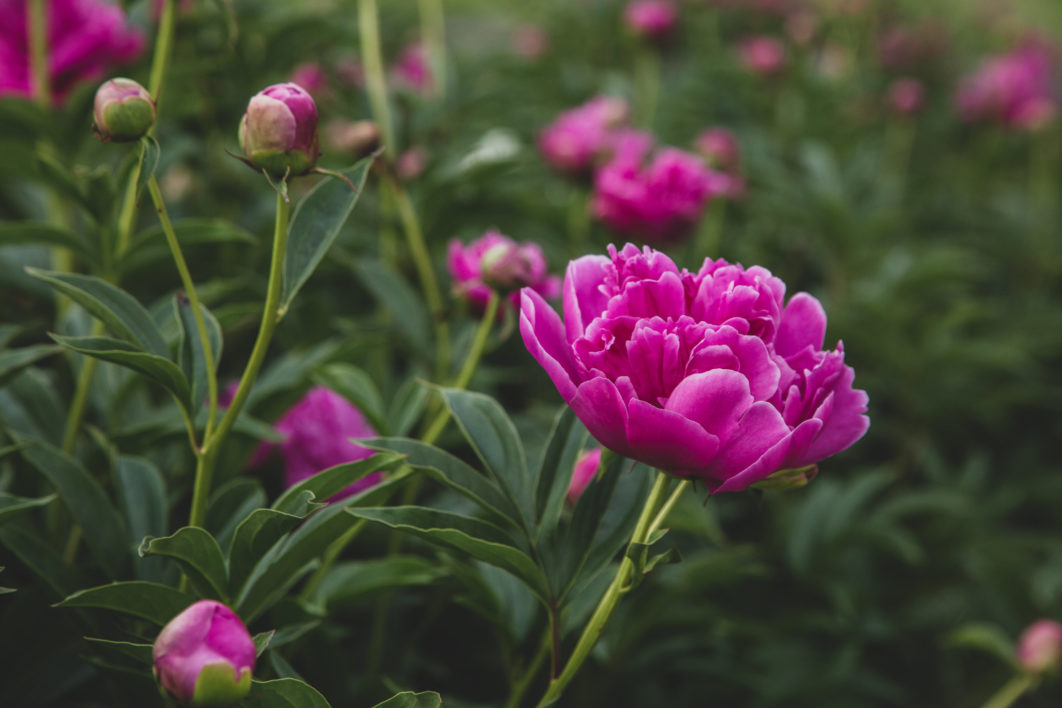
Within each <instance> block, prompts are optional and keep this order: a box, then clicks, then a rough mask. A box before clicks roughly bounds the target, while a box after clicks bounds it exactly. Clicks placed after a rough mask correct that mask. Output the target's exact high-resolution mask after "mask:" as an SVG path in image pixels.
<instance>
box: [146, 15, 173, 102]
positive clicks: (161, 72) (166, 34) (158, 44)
mask: <svg viewBox="0 0 1062 708" xmlns="http://www.w3.org/2000/svg"><path fill="white" fill-rule="evenodd" d="M175 5H176V3H175V2H174V0H162V12H161V13H160V15H159V29H158V32H157V33H156V34H155V54H154V56H153V57H152V59H151V74H150V76H149V78H148V93H150V94H151V97H152V98H153V99H155V111H156V115H157V113H158V108H159V102H160V101H161V100H162V84H163V81H165V79H166V69H167V67H168V66H169V64H170V54H171V53H172V48H173V32H174V26H175V24H176V17H175V16H176V14H177V12H176V7H175Z"/></svg>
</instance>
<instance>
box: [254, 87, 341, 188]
mask: <svg viewBox="0 0 1062 708" xmlns="http://www.w3.org/2000/svg"><path fill="white" fill-rule="evenodd" d="M239 136H240V147H241V148H242V149H243V154H244V155H246V156H247V159H248V160H249V161H250V163H251V164H252V165H254V166H255V167H257V168H259V169H263V170H266V171H267V172H269V173H271V174H273V175H276V176H283V175H284V174H285V173H287V172H289V171H290V174H291V175H293V176H297V175H304V174H306V173H307V172H309V171H310V170H311V169H313V166H314V165H315V164H316V163H317V157H318V155H320V153H321V150H320V138H319V137H318V134H317V105H316V104H315V103H314V101H313V98H312V97H311V96H310V94H309V93H308V92H307V91H306V90H305V89H303V88H302V87H301V86H299V85H297V84H292V83H286V84H274V85H273V86H270V87H268V88H266V89H263V90H262V91H260V92H259V93H257V94H255V96H253V97H252V98H251V101H250V102H249V103H248V104H247V112H246V113H244V115H243V120H242V121H241V122H240V133H239Z"/></svg>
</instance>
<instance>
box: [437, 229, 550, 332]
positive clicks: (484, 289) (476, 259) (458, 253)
mask: <svg viewBox="0 0 1062 708" xmlns="http://www.w3.org/2000/svg"><path fill="white" fill-rule="evenodd" d="M505 247H508V248H509V249H512V250H513V252H514V253H515V255H516V256H517V258H518V259H519V261H520V266H521V268H520V270H521V276H520V277H521V278H522V280H523V281H524V282H523V285H526V286H527V287H530V288H531V289H532V290H534V291H535V292H537V293H539V294H540V295H542V297H545V298H554V297H557V296H558V295H560V278H558V277H557V276H555V275H550V274H549V270H548V267H547V264H546V256H545V254H543V253H542V248H541V247H540V246H539V245H538V244H537V243H519V244H518V243H516V242H515V241H513V240H512V239H511V238H509V237H508V236H503V235H502V234H501V232H499V231H495V230H491V231H488V232H487V233H485V234H483V235H482V236H481V237H479V238H478V239H476V240H475V241H472V242H471V243H469V244H468V245H467V246H466V245H464V244H462V243H461V241H460V240H458V239H456V238H455V239H452V240H451V241H450V245H449V249H448V252H447V256H446V267H447V269H448V270H449V271H450V279H451V280H452V281H453V286H454V292H455V293H456V294H457V295H458V296H460V297H464V298H466V299H467V300H468V301H469V302H470V303H471V304H472V305H473V306H475V308H476V309H478V310H480V311H482V310H483V309H484V308H485V307H486V306H487V300H489V299H490V287H489V286H488V285H487V284H486V283H485V282H484V272H483V271H484V257H485V256H487V254H488V252H491V251H494V253H497V252H498V250H500V249H501V248H505ZM509 300H510V302H512V304H513V306H514V307H518V306H519V303H520V295H519V291H518V290H517V291H514V292H512V293H510V297H509ZM499 314H500V310H499Z"/></svg>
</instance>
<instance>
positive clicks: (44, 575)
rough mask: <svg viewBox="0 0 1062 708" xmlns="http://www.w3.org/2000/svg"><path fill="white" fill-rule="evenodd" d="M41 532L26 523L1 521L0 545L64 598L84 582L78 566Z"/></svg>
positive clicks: (57, 594)
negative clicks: (65, 557)
mask: <svg viewBox="0 0 1062 708" xmlns="http://www.w3.org/2000/svg"><path fill="white" fill-rule="evenodd" d="M43 535H44V534H42V533H39V532H38V531H37V529H36V528H34V527H33V526H32V525H29V524H27V525H23V524H21V523H10V524H3V525H0V547H3V549H4V551H5V552H10V553H12V554H13V555H15V556H16V557H18V559H19V560H20V561H22V562H23V563H24V564H25V565H26V567H27V568H29V569H30V570H31V571H32V572H33V573H34V575H36V576H37V577H38V578H40V579H41V580H43V581H44V582H45V583H46V584H47V585H48V587H50V588H51V589H52V590H53V591H54V592H55V594H56V596H58V597H65V596H66V595H67V594H69V593H70V592H71V591H72V590H73V589H74V588H76V587H78V586H79V585H80V584H81V583H82V582H83V581H82V579H81V576H80V573H79V572H78V569H77V568H75V567H73V566H71V565H70V564H69V563H67V562H66V560H65V559H64V558H63V556H62V554H61V553H59V552H58V551H56V550H55V549H54V548H52V547H51V546H50V545H49V544H48V543H46V542H45V541H44V540H43Z"/></svg>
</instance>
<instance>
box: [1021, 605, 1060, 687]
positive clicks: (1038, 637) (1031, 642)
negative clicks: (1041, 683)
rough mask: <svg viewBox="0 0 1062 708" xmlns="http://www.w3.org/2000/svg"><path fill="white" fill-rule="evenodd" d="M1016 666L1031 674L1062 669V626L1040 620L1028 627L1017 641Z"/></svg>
mask: <svg viewBox="0 0 1062 708" xmlns="http://www.w3.org/2000/svg"><path fill="white" fill-rule="evenodd" d="M1017 653H1018V665H1019V666H1021V668H1022V669H1024V670H1025V671H1028V672H1029V673H1031V674H1042V673H1047V672H1056V671H1058V670H1059V669H1060V668H1062V624H1059V623H1058V622H1055V621H1054V620H1049V619H1042V620H1037V621H1036V622H1033V623H1032V624H1031V625H1029V626H1028V627H1027V628H1026V629H1025V631H1024V632H1022V634H1021V637H1020V638H1019V639H1018V648H1017Z"/></svg>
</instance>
